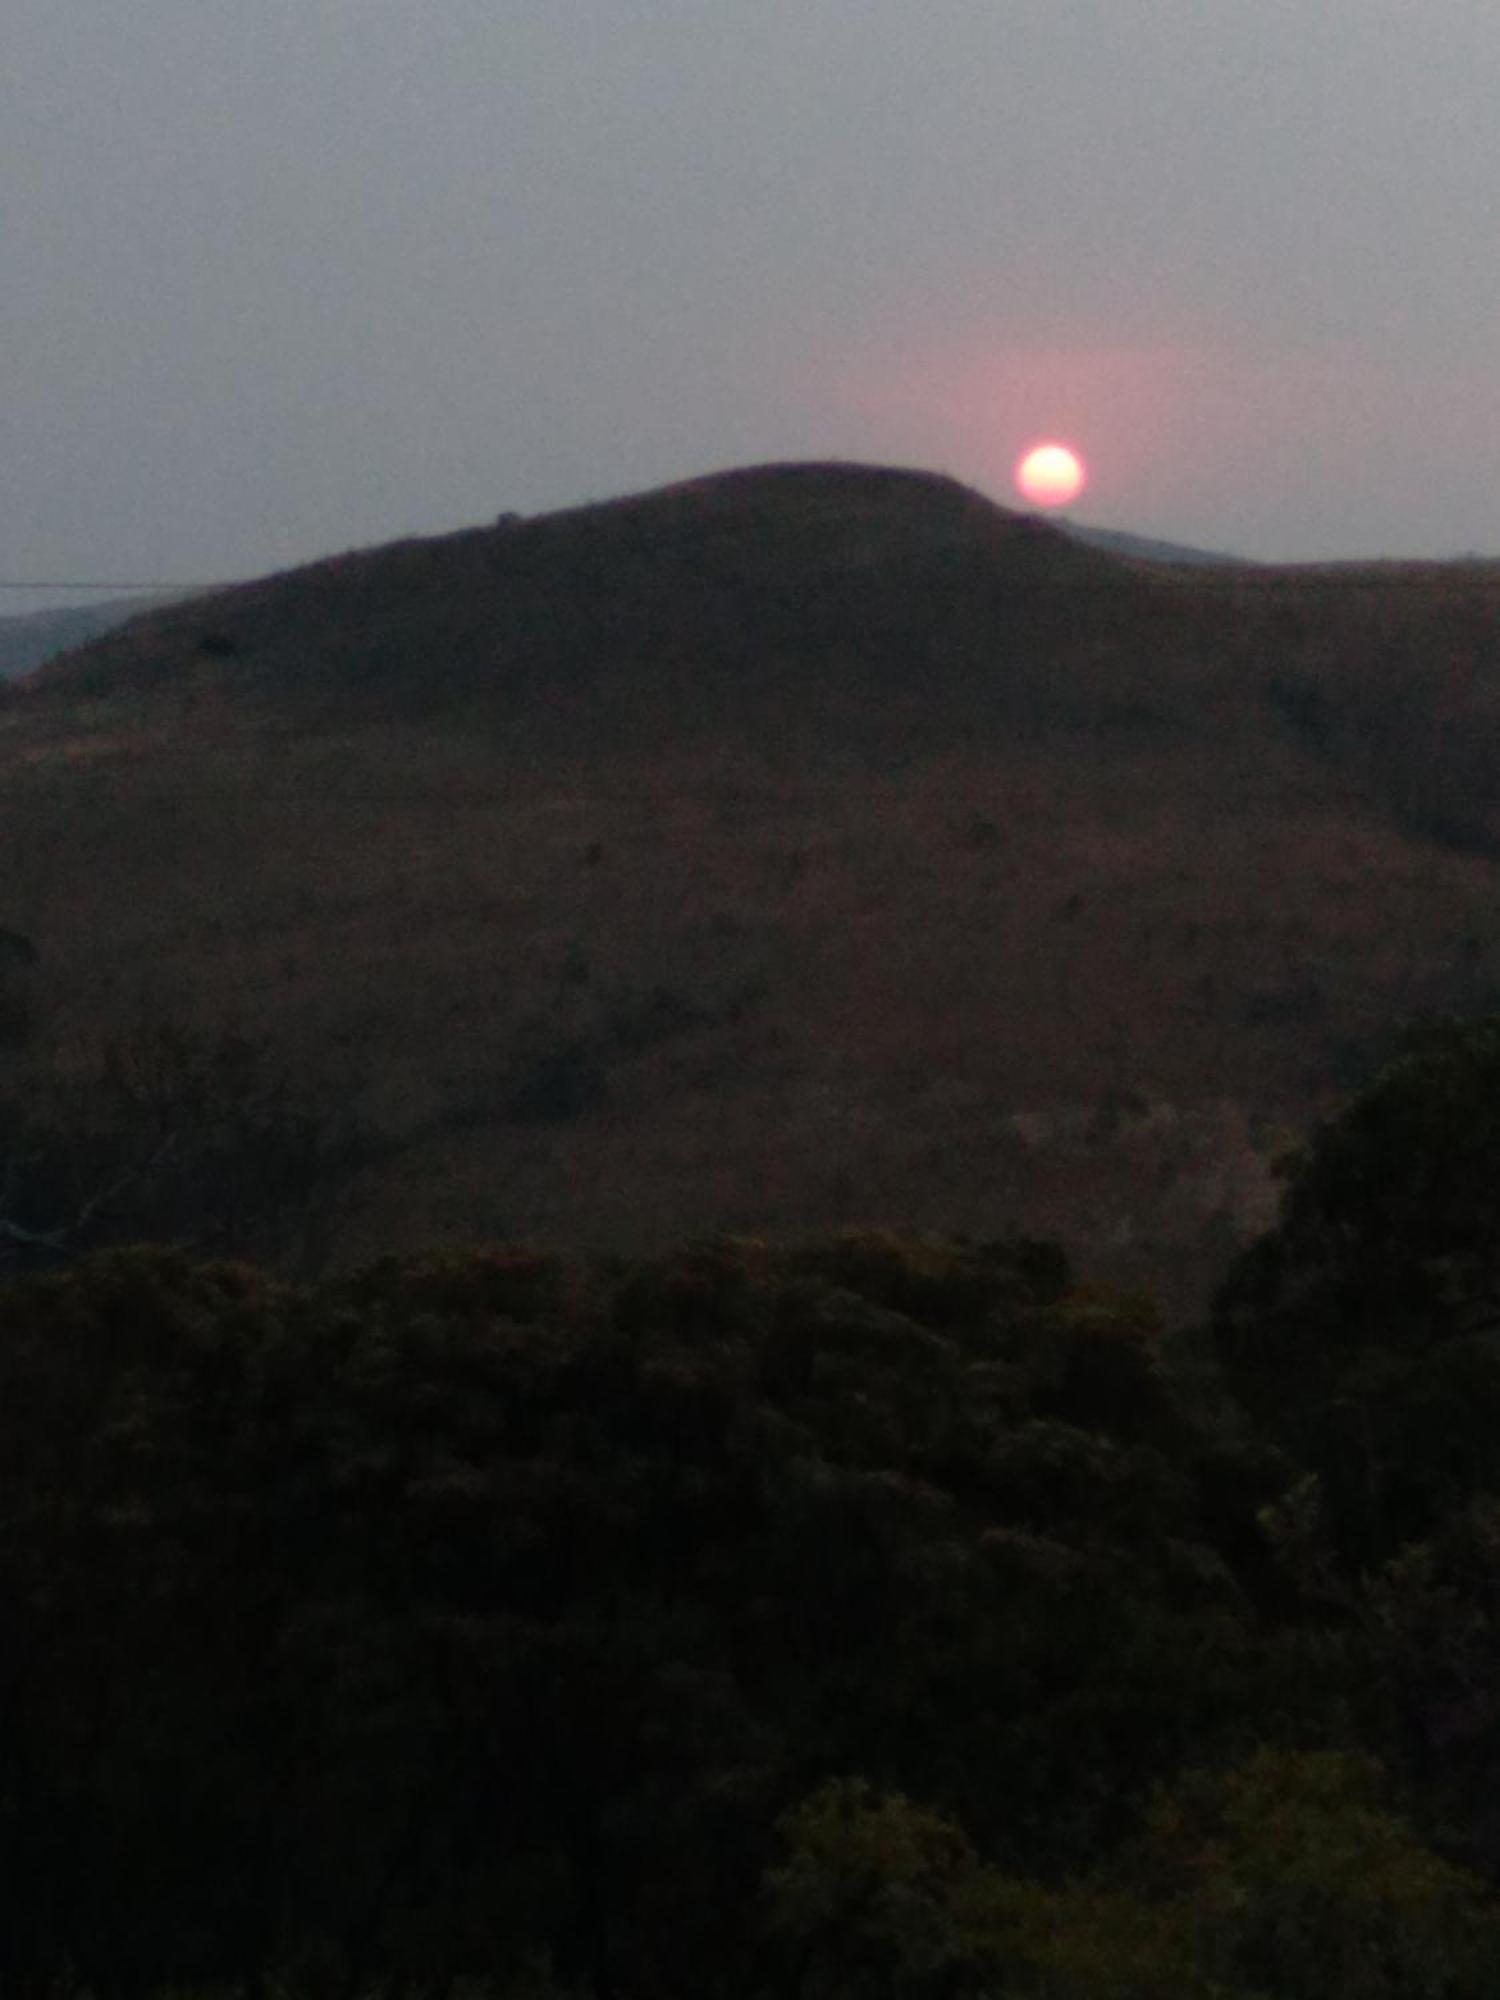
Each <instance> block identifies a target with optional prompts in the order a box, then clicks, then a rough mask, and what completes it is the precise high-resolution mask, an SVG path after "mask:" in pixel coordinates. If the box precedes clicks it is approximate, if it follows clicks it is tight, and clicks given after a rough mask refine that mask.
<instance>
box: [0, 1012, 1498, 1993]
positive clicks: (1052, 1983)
mask: <svg viewBox="0 0 1500 2000" xmlns="http://www.w3.org/2000/svg"><path fill="white" fill-rule="evenodd" d="M1497 1082H1500V1038H1497V1037H1496V1036H1495V1034H1494V1033H1493V1031H1490V1030H1478V1031H1472V1032H1469V1033H1466V1034H1459V1033H1457V1032H1456V1031H1454V1032H1450V1033H1446V1034H1441V1035H1438V1036H1436V1037H1434V1038H1430V1039H1429V1040H1428V1042H1427V1043H1426V1044H1424V1045H1423V1046H1422V1047H1421V1048H1419V1049H1417V1050H1415V1051H1414V1052H1412V1053H1410V1054H1408V1055H1407V1056H1406V1057H1405V1058H1404V1059H1403V1061H1402V1062H1401V1063H1399V1064H1398V1065H1397V1066H1396V1067H1395V1068H1394V1069H1393V1070H1392V1071H1391V1072H1389V1073H1388V1074H1387V1075H1386V1076H1385V1077H1384V1078H1382V1079H1381V1081H1380V1082H1379V1083H1378V1084H1377V1086H1376V1087H1375V1089H1374V1090H1373V1091H1372V1092H1371V1093H1370V1094H1369V1095H1368V1096H1367V1097H1366V1098H1365V1099H1363V1100H1361V1101H1360V1102H1359V1103H1358V1104H1356V1105H1355V1106H1353V1107H1352V1108H1351V1110H1350V1111H1349V1112H1348V1113H1346V1114H1345V1116H1344V1117H1343V1118H1342V1119H1341V1120H1340V1121H1338V1122H1337V1123H1336V1124H1335V1125H1334V1126H1333V1127H1332V1128H1330V1130H1329V1131H1328V1132H1326V1133H1325V1134H1324V1135H1322V1136H1321V1137H1320V1138H1319V1139H1318V1140H1317V1142H1316V1143H1315V1144H1314V1145H1313V1146H1312V1148H1311V1149H1310V1151H1309V1152H1308V1154H1307V1156H1306V1157H1305V1159H1304V1160H1303V1161H1302V1162H1301V1163H1300V1165H1299V1166H1298V1167H1297V1168H1296V1169H1295V1170H1294V1172H1293V1175H1292V1178H1291V1182H1290V1185H1289V1189H1288V1197H1287V1203H1286V1208H1285V1213H1284V1219H1283V1221H1282V1224H1281V1226H1280V1228H1279V1229H1278V1230H1277V1231H1276V1232H1275V1233H1274V1234H1273V1236H1272V1237H1271V1238H1270V1239H1268V1240H1267V1242H1266V1243H1264V1244H1262V1245H1261V1246H1259V1247H1258V1248H1257V1249H1256V1250H1255V1251H1253V1252H1252V1253H1250V1254H1249V1255H1248V1256H1247V1257H1246V1258H1244V1259H1243V1260H1241V1262H1240V1264H1239V1265H1238V1266H1237V1267H1236V1268H1235V1270H1234V1271H1233V1272H1231V1274H1230V1277H1229V1279H1228V1281H1227V1283H1226V1285H1225V1287H1224V1290H1223V1293H1222V1294H1221V1297H1220V1300H1219V1302H1218V1305H1217V1307H1216V1310H1215V1314H1214V1318H1213V1323H1212V1325H1211V1327H1210V1328H1209V1329H1208V1330H1207V1334H1206V1336H1205V1337H1203V1338H1201V1339H1199V1340H1198V1341H1196V1342H1193V1341H1189V1342H1188V1343H1186V1344H1185V1345H1184V1344H1182V1343H1174V1344H1172V1345H1171V1346H1170V1347H1164V1345H1163V1342H1162V1340H1161V1337H1160V1330H1159V1328H1158V1327H1157V1325H1156V1323H1155V1320H1154V1317H1153V1314H1152V1312H1151V1310H1150V1307H1149V1305H1148V1304H1147V1303H1146V1302H1144V1301H1142V1300H1140V1299H1138V1298H1135V1297H1133V1296H1129V1295H1117V1294H1111V1293H1109V1292H1105V1291H1101V1290H1098V1289H1093V1288H1090V1287H1088V1286H1086V1285H1081V1284H1079V1283H1077V1282H1075V1281H1074V1280H1073V1278H1072V1277H1071V1275H1070V1273H1069V1271H1068V1270H1067V1268H1066V1265H1065V1263H1064V1260H1063V1259H1062V1257H1061V1256H1060V1255H1059V1254H1058V1253H1057V1252H1055V1251H1052V1250H1050V1249H1048V1248H1046V1247H1045V1246H1040V1245H1034V1244H1028V1243H997V1244H984V1245H976V1244H967V1243H938V1242H933V1241H928V1240H898V1239H894V1238H885V1237H873V1236H865V1237H851V1238H844V1239H838V1240H834V1241H828V1242H821V1243H815V1244H811V1245H807V1246H803V1247H800V1248H779V1249H772V1248H769V1247H767V1246H765V1245H762V1244H759V1243H751V1242H720V1243H715V1244H710V1245H703V1246H697V1247H692V1248H689V1249H686V1250H684V1251H682V1252H680V1253H679V1254H677V1255H674V1256H671V1257H668V1258H664V1259H659V1260H646V1261H625V1260H617V1261H609V1260H599V1259H594V1260H582V1259H580V1260H571V1261H570V1260H567V1259H562V1258H553V1257H549V1256H545V1255H542V1254H539V1253H534V1252H529V1251H520V1250H496V1251H486V1252H476V1253H473V1254H469V1255H448V1256H442V1257H431V1258H428V1259H425V1260H418V1261H415V1262H410V1261H408V1262H396V1261H392V1262H389V1263H386V1264H383V1265H379V1266H377V1267H375V1268H373V1269H371V1270H368V1271H366V1272H364V1273H362V1274H360V1275H358V1276H355V1277H352V1278H340V1279H336V1280H328V1281H325V1282H323V1283H322V1284H320V1285H318V1286H316V1287H309V1286H302V1287H298V1286H293V1285H290V1284H285V1283H281V1282H277V1281H273V1280H272V1279H270V1278H268V1277H266V1276H264V1275H262V1274H260V1273H258V1272H256V1271H255V1270H253V1269H251V1268H249V1267H246V1266H241V1265H234V1264H224V1263H221V1264H209V1265H205V1264H202V1263H194V1262H192V1261H190V1260H189V1259H188V1258H186V1257H185V1256H183V1255H181V1254H179V1253H176V1252H170V1251H164V1250H156V1249H134V1250H128V1249H127V1250H112V1251H108V1252H105V1253H103V1254H100V1255H97V1256H94V1257H92V1258H88V1259H84V1260H81V1261H78V1262H76V1263H74V1264H73V1265H72V1266H71V1267H70V1268H67V1269H65V1270H61V1271H55V1272H52V1273H48V1274H44V1275H34V1276H29V1277H26V1278H24V1279H20V1280H18V1281H16V1282H14V1283H12V1284H10V1285H8V1286H6V1287H4V1288H3V1289H0V1883H3V1885H4V1887H3V1895H4V1909H5V1920H4V1922H3V1924H0V1992H3V1993H4V1994H6V1995H10V1994H17V1995H22V1996H25V1997H26V2000H32V1996H36V2000H41V1996H44V1995H45V1996H53V1995H58V1996H62V1995H71V1994H75V1993H77V1994H84V1993H86V1994H90V1995H94V1996H98V2000H147V1996H157V1995H165V1994H167V1993H168V1992H174V1993H189V1992H193V1993H198V1992H201V1993H208V1992H221V1991H222V1992H226V1993H227V1992H235V1993H244V1994H246V1995H256V1996H259V1995H265V1994H269V1993H271V1992H273V1991H274V1992H277V1993H286V1994H300V1993H303V1992H306V1993H309V1994H324V1993H327V1994H336V1995H340V1996H348V2000H355V1996H360V1995H365V1994H381V1995H390V1996H392V1997H393V2000H395V1997H396V1996H413V1997H415V1996H428V1995H431V1996H434V2000H437V1997H438V1996H444V2000H446V1996H448V1995H449V1994H452V1993H453V1992H455V1990H456V1989H457V1988H458V1987H459V1986H463V1987H464V1988H465V1989H466V1990H470V1991H472V1990H474V1987H475V1985H476V1983H477V1984H478V1985H479V1986H480V1987H482V1989H483V1991H485V1992H486V1993H492V1994H495V1995H511V1994H514V1995H521V1994H529V1995H535V1994H539V1993H559V1992H563V1993H572V1992H577V1993H583V1994H587V1995H592V1996H603V2000H608V1997H609V1996H619V2000H626V1996H637V1995H639V1996H643V1997H644V1996H657V1995H662V1996H682V2000H689V1996H693V2000H701V1997H702V1996H712V1995H721V1996H724V2000H738V1996H745V2000H751V1996H761V1995H766V1996H769V1995H783V1994H799V1995H803V1996H806V2000H836V1997H837V2000H842V1997H843V1996H865V1995H869V1996H911V2000H919V1996H921V1997H925V1996H929V1995H930V1996H934V2000H939V1996H941V2000H966V1996H975V2000H978V1996H981V1995H992V1994H1011V1993H1015V1994H1029V1995H1037V1996H1054V1997H1055V2000H1106V1997H1108V2000H1148V1996H1150V1997H1151V2000H1154V1996H1165V1995H1172V1996H1183V1995H1187V1996H1201V2000H1209V1996H1220V2000H1303V1996H1306V2000H1313V1997H1314V1996H1318V2000H1322V1996H1326V1995H1329V1994H1333V1993H1337V1994H1339V1995H1342V1996H1352V2000H1366V1996H1369V2000H1375V1996H1391V2000H1395V1996H1398V1995H1400V1996H1406V1995H1422V1996H1434V2000H1436V1996H1444V1997H1445V2000H1459V1997H1460V1996H1469V1995H1473V1996H1478V1995H1481V1994H1487V1993H1491V1992H1493V1991H1495V1990H1496V1987H1497V1984H1500V1905H1497V1903H1496V1901H1495V1896H1494V1884H1495V1879H1496V1874H1497V1870H1500V1820H1497V1817H1496V1808H1495V1804H1494V1800H1495V1798H1496V1797H1497V1796H1500V1787H1497V1785H1496V1782H1495V1780H1496V1778H1497V1777H1500V1678H1497V1668H1500V1481H1497V1480H1496V1479H1495V1478H1494V1477H1493V1475H1492V1474H1491V1473H1490V1470H1489V1468H1490V1465H1491V1462H1492V1461H1491V1458H1490V1455H1489V1451H1488V1449H1487V1439H1486V1435H1485V1432H1486V1426H1487V1425H1488V1424H1489V1419H1490V1413H1491V1412H1492V1411H1493V1410H1494V1409H1495V1408H1496V1406H1497V1399H1500V1350H1497V1349H1496V1347H1495V1342H1494V1335H1493V1333H1492V1332H1491V1331H1490V1329H1489V1324H1488V1320H1487V1317H1486V1303H1487V1301H1488V1299H1489V1298H1490V1297H1491V1296H1492V1273H1493V1272H1495V1271H1496V1270H1497V1269H1500V1253H1497V1249H1496V1246H1497V1245H1500V1232H1497V1231H1494V1230H1493V1229H1492V1227H1491V1219H1490V1208H1489V1204H1490V1203H1491V1201H1492V1199H1493V1197H1492V1188H1493V1186H1494V1185H1495V1184H1496V1183H1495V1181H1494V1180H1493V1179H1492V1178H1490V1176H1492V1173H1493V1167H1494V1165H1495V1164H1496V1163H1497V1149H1500V1116H1497V1114H1496V1107H1497V1106H1500V1091H1496V1090H1495V1089H1494V1085H1495V1083H1497ZM1169 1357H1170V1359H1169ZM1216 1368H1222V1378H1221V1377H1220V1375H1219V1374H1217V1373H1216V1372H1215V1369H1216ZM1231 1398H1232V1399H1231Z"/></svg>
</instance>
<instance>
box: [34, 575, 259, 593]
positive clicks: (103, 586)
mask: <svg viewBox="0 0 1500 2000" xmlns="http://www.w3.org/2000/svg"><path fill="white" fill-rule="evenodd" d="M228 588H229V586H228V585H227V584H226V583H224V582H222V581H219V582H216V583H163V582H160V581H154V582H151V583H140V582H121V581H119V580H118V579H116V580H114V581H112V582H108V583H93V582H89V583H80V582H77V581H76V580H73V579H69V578H59V579H54V580H51V581H49V580H48V579H47V578H45V577H24V578H23V577H0V590H227V589H228Z"/></svg>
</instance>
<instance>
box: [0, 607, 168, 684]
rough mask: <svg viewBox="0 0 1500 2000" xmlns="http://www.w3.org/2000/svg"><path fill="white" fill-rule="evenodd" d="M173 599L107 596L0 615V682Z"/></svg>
mask: <svg viewBox="0 0 1500 2000" xmlns="http://www.w3.org/2000/svg"><path fill="white" fill-rule="evenodd" d="M173 601H174V599H173V598H171V597H170V596H166V595H160V596H143V597H118V598H110V599H109V600H108V601H107V602H105V603H103V604H84V605H73V606H70V607H69V608H68V609H66V610H62V611H28V612H19V613H16V614H13V615H11V616H9V617H0V681H3V680H14V679H15V678H16V677H17V676H18V675H20V674H29V673H30V672H31V671H32V670H33V669H34V668H36V667H40V666H43V665H45V663H46V662H47V661H48V660H53V659H56V658H57V656H58V655H59V654H60V653H67V652H71V651H72V650H73V648H74V647H77V646H86V645H87V644H88V643H89V641H90V640H91V639H98V638H100V637H102V636H103V634H104V633H106V632H112V631H113V630H114V629H115V627H116V626H118V625H123V624H124V623H125V622H126V620H127V619H131V618H138V617H139V616H140V615H141V614H142V613H143V612H145V611H150V610H153V609H155V608H157V607H159V606H161V605H163V604H170V603H172V602H173Z"/></svg>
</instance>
